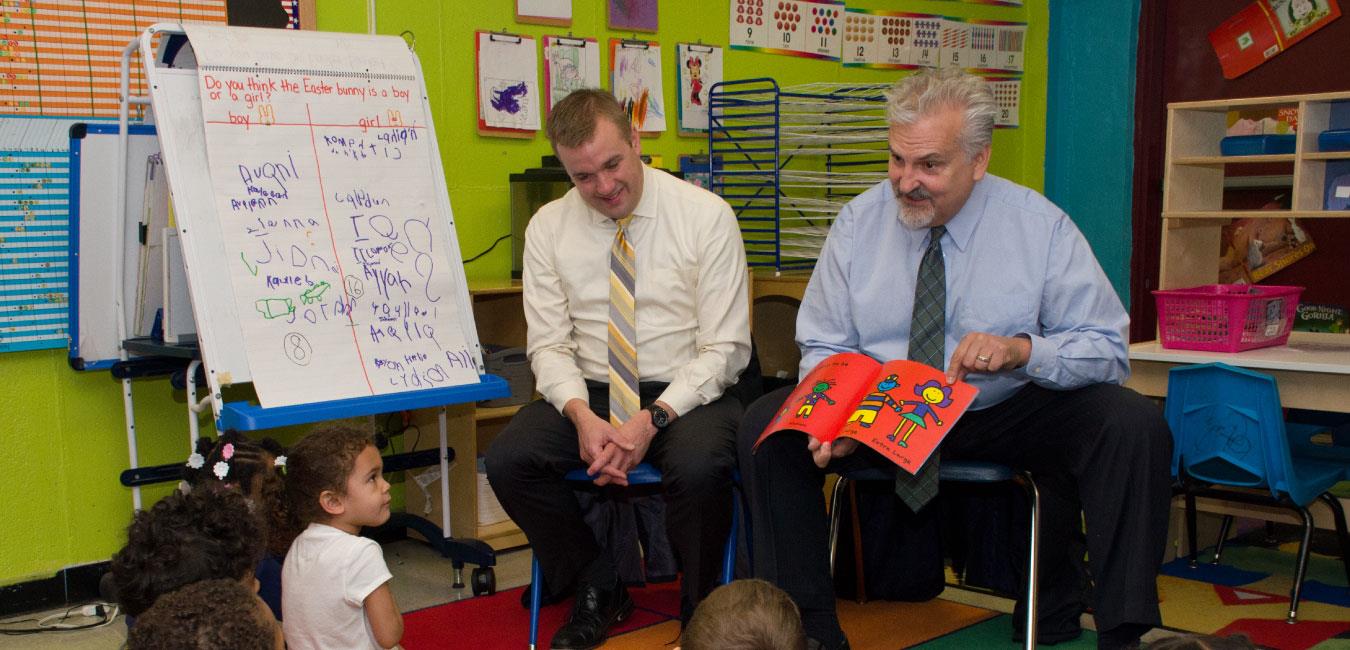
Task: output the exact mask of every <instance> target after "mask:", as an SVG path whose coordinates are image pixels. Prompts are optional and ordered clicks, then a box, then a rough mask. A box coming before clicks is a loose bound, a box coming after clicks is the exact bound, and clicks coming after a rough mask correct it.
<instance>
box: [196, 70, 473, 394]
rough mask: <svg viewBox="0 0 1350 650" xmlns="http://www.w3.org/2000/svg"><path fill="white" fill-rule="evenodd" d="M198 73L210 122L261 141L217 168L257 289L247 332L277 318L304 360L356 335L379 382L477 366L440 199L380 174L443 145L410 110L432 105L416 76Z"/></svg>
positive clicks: (414, 165) (241, 256) (437, 381)
mask: <svg viewBox="0 0 1350 650" xmlns="http://www.w3.org/2000/svg"><path fill="white" fill-rule="evenodd" d="M201 83H202V98H203V106H204V107H205V110H206V113H207V123H208V129H230V130H231V131H233V132H234V133H235V134H237V135H238V136H239V137H243V138H245V139H247V140H248V142H250V143H253V144H252V145H251V146H246V145H240V146H238V147H236V148H234V149H233V150H232V153H233V154H234V155H233V156H232V157H231V158H230V161H229V165H230V167H231V168H232V170H233V171H232V172H231V173H230V174H229V175H227V176H226V175H222V176H221V177H218V178H217V181H216V190H217V195H218V196H220V197H221V198H222V200H224V201H225V203H224V206H225V210H224V212H223V213H222V214H221V217H222V222H223V223H222V225H223V226H224V227H225V228H226V229H227V230H228V231H229V232H228V233H227V237H230V238H231V240H232V241H233V242H234V243H235V244H236V245H237V246H238V247H239V252H238V253H237V255H238V257H237V259H236V261H237V264H238V265H239V267H240V268H241V269H242V273H243V276H242V277H243V282H244V284H245V285H246V286H247V289H246V291H245V292H244V293H243V294H240V293H239V291H238V289H236V294H237V295H241V296H246V297H241V300H249V301H251V307H252V308H251V310H247V311H248V313H247V314H243V318H244V319H246V320H248V321H249V322H250V323H252V324H251V325H247V326H246V332H248V331H252V332H253V333H254V334H255V335H263V332H265V331H269V328H275V329H270V331H273V332H275V334H276V335H277V336H278V337H281V339H282V347H283V353H284V356H285V358H286V360H288V361H289V362H290V363H291V364H294V365H295V366H310V365H311V364H322V363H324V361H323V359H324V357H325V355H328V354H330V353H331V350H332V349H333V348H332V346H333V345H334V344H337V345H339V347H347V348H350V347H352V346H353V344H354V345H355V347H356V348H357V349H358V350H359V354H360V357H361V359H362V360H363V361H362V363H363V365H364V371H365V374H366V376H367V380H366V381H367V383H369V384H370V387H371V389H372V390H374V392H377V393H378V392H388V391H390V390H406V389H419V388H434V387H436V386H439V385H445V384H447V383H448V382H451V381H456V382H459V381H463V376H464V374H463V371H464V370H465V369H468V370H476V368H475V360H474V357H473V355H472V354H471V353H470V352H469V350H468V349H467V347H466V346H465V344H464V341H463V337H462V335H461V334H460V333H459V330H458V327H459V317H458V314H457V312H456V308H455V306H454V305H451V304H450V300H449V295H450V294H449V293H448V290H449V285H447V284H446V283H445V282H444V279H445V277H446V275H447V272H448V271H449V269H447V268H445V266H446V265H448V262H447V257H448V256H447V254H446V252H445V251H438V250H437V242H438V236H437V235H436V232H435V228H434V227H433V223H432V219H433V215H434V214H435V213H436V206H437V205H438V202H437V201H435V200H434V196H431V195H429V194H428V193H427V192H426V190H425V188H424V187H419V188H412V189H410V188H409V187H408V186H407V185H398V186H394V185H391V184H390V183H389V182H382V181H381V180H380V179H389V178H399V179H401V178H404V177H408V178H411V177H412V176H413V175H414V174H415V172H417V171H420V169H419V166H421V169H425V168H426V167H425V166H426V165H427V164H428V162H427V161H428V160H429V155H432V152H434V149H432V148H431V147H429V146H428V143H427V132H426V130H425V129H426V127H425V126H424V125H423V124H418V123H417V122H418V121H421V120H417V121H412V120H409V119H408V116H409V115H417V116H418V117H421V116H422V113H421V111H420V107H419V106H414V105H412V103H411V102H412V100H413V97H414V94H413V92H412V87H411V85H410V83H409V82H406V81H393V82H391V81H388V80H364V79H337V78H327V77H317V76H306V75H298V76H297V75H275V76H272V75H265V74H254V75H247V74H242V73H237V72H234V73H232V72H229V71H223V72H219V73H216V74H212V73H210V72H208V71H206V70H203V71H202V76H201ZM419 92H420V91H419ZM419 99H420V97H419ZM335 105H336V106H341V107H342V109H343V110H340V111H337V110H333V107H334V106H335ZM315 107H321V108H322V109H324V110H325V111H326V112H321V113H320V114H319V115H315V114H314V108H315ZM222 118H223V119H222ZM220 133H222V134H223V133H225V132H223V131H220ZM240 275H241V274H238V273H236V277H240ZM236 286H237V285H236ZM447 305H449V307H448V310H447ZM241 307H242V305H241ZM264 324H266V325H264ZM250 328H251V329H250ZM260 328H262V329H260ZM335 332H344V333H345V335H343V336H337V337H335V336H334V333H335ZM264 336H265V335H264ZM344 339H345V343H344ZM475 374H476V373H475ZM378 385H384V386H386V389H384V390H381V389H379V388H378Z"/></svg>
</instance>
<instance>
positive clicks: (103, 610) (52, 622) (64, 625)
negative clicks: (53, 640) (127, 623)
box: [0, 603, 120, 636]
mask: <svg viewBox="0 0 1350 650" xmlns="http://www.w3.org/2000/svg"><path fill="white" fill-rule="evenodd" d="M119 611H120V610H119V608H118V606H117V605H115V604H113V603H93V604H90V605H77V606H75V607H70V608H68V609H66V610H65V611H64V612H58V613H55V614H50V615H47V616H43V617H41V618H21V619H16V620H13V621H0V634H3V635H6V636H22V635H27V634H40V633H42V632H62V631H64V632H70V631H74V630H90V629H93V628H96V627H103V626H105V625H109V624H111V623H112V622H113V621H114V620H116V619H117V614H118V612H119ZM74 618H82V619H89V618H94V619H97V620H95V621H93V622H79V623H69V622H67V621H70V620H71V619H74ZM19 623H36V624H37V626H36V627H7V626H10V625H16V624H19Z"/></svg>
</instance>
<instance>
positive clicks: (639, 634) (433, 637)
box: [403, 583, 1012, 650]
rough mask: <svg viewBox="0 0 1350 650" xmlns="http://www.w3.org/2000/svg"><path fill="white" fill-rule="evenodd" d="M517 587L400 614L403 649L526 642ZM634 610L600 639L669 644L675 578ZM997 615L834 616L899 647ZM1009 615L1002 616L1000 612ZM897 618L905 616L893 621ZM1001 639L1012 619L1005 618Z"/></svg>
mask: <svg viewBox="0 0 1350 650" xmlns="http://www.w3.org/2000/svg"><path fill="white" fill-rule="evenodd" d="M520 592H521V589H520V588H516V589H511V590H509V591H504V592H499V593H497V594H494V595H492V596H487V597H483V598H470V599H468V600H461V601H456V602H453V603H447V604H445V605H438V606H435V607H428V608H427V609H423V610H419V611H416V612H410V613H408V614H404V616H403V624H404V630H405V631H404V634H403V647H404V648H406V650H442V649H444V650H450V649H457V648H473V649H475V650H496V649H498V648H501V649H503V650H519V649H520V648H524V647H527V640H528V637H529V629H530V612H529V610H526V609H525V608H523V607H521V606H520ZM630 593H631V594H632V596H633V600H634V601H636V603H637V610H636V611H635V613H634V614H633V616H632V617H630V618H629V619H628V620H627V621H625V622H624V623H623V624H621V625H620V626H619V627H618V628H617V629H616V630H615V632H614V634H613V635H612V636H611V637H610V640H609V641H608V642H607V643H606V644H605V645H604V647H605V649H606V650H637V649H642V650H647V649H649V648H666V647H673V646H674V645H675V643H676V642H678V639H679V635H680V623H679V620H678V619H679V611H680V610H679V602H680V593H679V588H678V586H677V584H676V583H665V584H659V585H651V586H648V587H646V588H643V589H633V590H630ZM570 607H571V604H570V603H559V604H557V605H552V606H549V607H545V608H543V610H541V611H540V613H539V646H540V647H547V644H548V640H549V639H550V638H552V636H553V633H554V631H556V630H557V629H558V628H559V627H561V626H562V623H563V618H564V617H566V616H567V612H568V610H569V608H570ZM995 616H997V614H996V613H995V612H991V611H989V610H985V609H980V608H978V607H970V606H968V605H961V604H958V603H953V602H948V601H945V600H940V599H937V600H931V601H929V602H926V603H893V602H884V601H873V602H869V603H867V604H865V605H859V604H857V603H855V602H852V601H844V600H841V601H839V619H840V623H841V624H842V625H843V627H844V631H845V632H846V633H847V634H848V637H849V642H850V644H851V645H852V647H854V648H856V649H857V650H868V649H876V650H882V649H885V650H898V649H899V648H909V647H913V646H915V645H918V644H920V643H923V642H924V641H927V640H929V639H933V638H936V637H941V636H943V635H947V634H950V633H952V632H955V631H958V630H961V629H962V628H966V627H969V626H972V625H975V624H977V623H980V622H982V621H985V620H988V619H990V618H993V617H995ZM1001 618H1004V619H1007V617H1006V616H1005V617H1001ZM899 622H903V624H899ZM1004 627H1005V628H1006V629H1004V630H1003V631H1002V633H1003V637H1004V638H1005V639H1007V638H1011V635H1012V624H1011V622H1010V621H1008V622H1005V624H1004Z"/></svg>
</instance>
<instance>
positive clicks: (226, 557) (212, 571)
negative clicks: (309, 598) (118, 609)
mask: <svg viewBox="0 0 1350 650" xmlns="http://www.w3.org/2000/svg"><path fill="white" fill-rule="evenodd" d="M264 541H265V540H264V529H263V526H262V524H261V523H260V522H259V521H258V517H257V516H256V515H254V514H253V511H252V510H251V509H250V508H249V504H248V500H247V499H245V498H244V496H243V495H242V494H239V493H238V492H231V491H209V490H202V491H197V492H194V493H192V494H183V493H181V492H174V493H173V494H170V495H169V496H167V497H164V498H163V499H160V500H159V501H158V502H157V503H155V505H153V506H151V507H150V509H149V510H142V511H140V512H138V513H136V515H135V516H134V517H133V518H132V520H131V525H130V526H128V527H127V543H126V546H124V547H122V550H120V551H118V552H117V554H116V555H114V556H113V558H112V576H113V586H114V590H115V592H116V595H117V602H118V604H120V605H121V606H122V610H123V611H124V612H126V614H127V616H128V617H136V616H139V615H140V614H141V613H142V612H144V611H145V610H147V609H149V608H150V606H151V605H153V604H154V603H155V599H157V598H159V597H160V596H161V595H163V594H167V593H169V592H171V591H174V590H177V589H178V588H180V587H183V586H185V585H188V584H192V583H194V582H199V581H202V580H209V579H212V578H227V579H230V580H234V581H236V582H239V583H240V584H243V585H245V586H246V587H248V588H249V590H250V591H254V590H256V589H257V581H256V579H255V578H254V577H253V570H254V567H255V566H257V564H258V559H259V558H260V557H262V552H263V544H264Z"/></svg>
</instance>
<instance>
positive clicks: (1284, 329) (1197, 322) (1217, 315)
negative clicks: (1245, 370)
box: [1153, 284, 1303, 352]
mask: <svg viewBox="0 0 1350 650" xmlns="http://www.w3.org/2000/svg"><path fill="white" fill-rule="evenodd" d="M1302 293H1303V287H1277V286H1266V285H1247V284H1211V285H1205V286H1201V287H1192V288H1189V289H1162V290H1158V291H1154V292H1153V297H1154V299H1155V300H1156V301H1157V305H1158V340H1159V342H1160V343H1162V346H1163V347H1164V348H1169V349H1176V350H1205V351H1210V352H1241V351H1243V350H1251V349H1254V348H1264V347H1269V346H1273V345H1284V344H1285V342H1286V341H1288V340H1289V330H1290V329H1292V328H1293V325H1294V315H1295V312H1296V311H1297V309H1298V298H1299V295H1300V294H1302Z"/></svg>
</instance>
